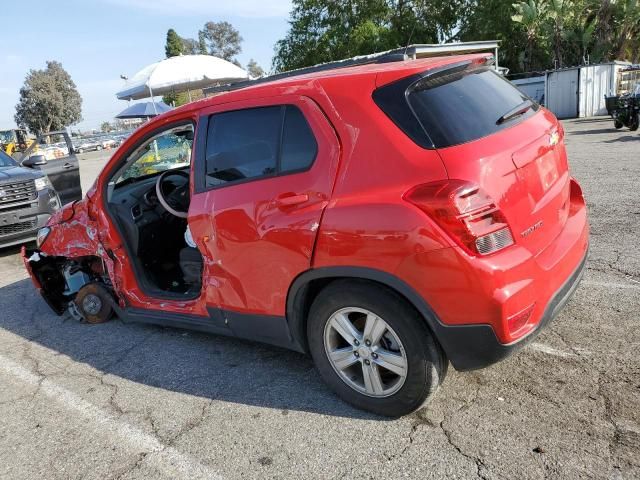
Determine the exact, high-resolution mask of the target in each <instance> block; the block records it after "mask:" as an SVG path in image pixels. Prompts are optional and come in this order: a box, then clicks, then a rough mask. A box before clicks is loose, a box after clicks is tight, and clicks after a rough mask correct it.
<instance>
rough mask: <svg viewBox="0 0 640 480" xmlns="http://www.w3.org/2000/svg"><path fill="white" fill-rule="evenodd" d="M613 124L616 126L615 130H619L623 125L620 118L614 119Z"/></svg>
mask: <svg viewBox="0 0 640 480" xmlns="http://www.w3.org/2000/svg"><path fill="white" fill-rule="evenodd" d="M613 126H614V127H615V128H616V130H620V129H621V128H622V127H623V125H622V122H621V121H620V120H614V121H613Z"/></svg>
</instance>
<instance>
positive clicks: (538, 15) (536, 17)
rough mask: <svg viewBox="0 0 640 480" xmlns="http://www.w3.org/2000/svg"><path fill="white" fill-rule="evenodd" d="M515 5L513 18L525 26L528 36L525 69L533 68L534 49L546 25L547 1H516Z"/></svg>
mask: <svg viewBox="0 0 640 480" xmlns="http://www.w3.org/2000/svg"><path fill="white" fill-rule="evenodd" d="M513 6H514V8H515V10H516V14H515V15H513V16H512V17H511V19H512V20H513V21H514V22H517V23H520V24H521V25H522V26H523V28H524V30H525V33H526V36H527V51H526V54H525V62H524V67H525V70H531V69H532V66H533V49H534V47H535V44H536V42H537V41H538V39H539V37H540V32H541V30H542V28H543V25H544V19H545V10H546V3H545V2H543V1H542V0H538V1H536V0H529V1H528V2H520V3H515V4H514V5H513Z"/></svg>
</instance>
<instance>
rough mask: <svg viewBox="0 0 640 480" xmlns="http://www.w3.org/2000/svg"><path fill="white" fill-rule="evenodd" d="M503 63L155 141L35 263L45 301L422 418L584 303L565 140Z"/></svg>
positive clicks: (131, 146) (385, 78) (357, 86)
mask: <svg viewBox="0 0 640 480" xmlns="http://www.w3.org/2000/svg"><path fill="white" fill-rule="evenodd" d="M491 61H492V58H491V57H490V56H487V55H467V56H457V57H442V58H431V59H426V60H413V61H391V62H378V63H370V64H364V65H356V66H349V67H343V68H335V69H329V70H327V69H324V70H319V71H311V72H304V71H303V72H298V74H295V75H288V76H284V77H283V78H276V79H271V80H269V81H258V82H257V83H255V84H251V85H248V86H246V87H245V88H237V89H236V90H233V91H230V92H227V93H224V94H221V95H217V96H215V97H212V98H206V99H204V100H201V101H199V102H196V103H191V104H188V105H186V106H184V107H181V108H178V109H176V110H173V111H171V112H168V113H166V114H163V115H161V116H159V117H157V118H156V119H154V120H153V121H151V122H149V123H147V124H145V125H144V126H143V127H141V128H140V129H139V130H138V131H137V132H136V133H135V134H134V135H132V136H131V138H129V139H128V140H127V141H126V142H125V143H124V144H123V145H122V146H121V147H120V148H119V149H118V150H117V152H116V153H115V154H114V155H113V157H112V158H111V160H110V161H109V163H108V164H107V165H106V167H105V168H104V170H103V171H102V173H101V174H100V176H99V177H98V179H97V181H96V182H95V185H94V186H93V187H92V188H91V189H90V190H89V192H88V193H87V195H86V197H85V198H84V200H82V201H79V202H75V203H72V204H69V205H66V207H64V208H63V209H62V210H60V211H59V212H58V213H57V214H56V215H54V216H53V217H52V219H51V220H50V222H49V223H48V226H47V227H45V228H43V229H42V230H40V232H39V235H38V248H37V249H36V250H29V251H24V252H23V256H24V258H25V264H26V267H27V269H28V270H29V272H30V273H31V276H32V278H33V281H34V283H35V285H36V287H37V288H38V290H40V292H41V293H42V295H43V296H44V298H45V299H46V300H47V302H48V303H49V305H50V306H51V307H52V308H53V309H54V310H55V311H56V312H58V313H59V314H61V313H63V312H64V311H66V310H68V311H70V312H71V313H72V314H73V315H74V316H75V317H77V318H78V319H81V320H85V321H88V322H101V321H105V320H107V319H108V318H109V316H110V315H111V314H112V313H115V314H117V315H118V316H119V317H120V318H122V319H123V320H124V321H137V322H147V323H154V324H162V325H170V326H177V327H182V328H189V329H195V330H201V331H205V332H212V333H216V334H223V335H231V336H236V337H241V338H246V339H252V340H257V341H261V342H266V343H270V344H273V345H278V346H281V347H286V348H290V349H293V350H297V351H299V352H308V353H310V354H311V356H312V357H313V360H314V362H315V364H316V366H317V368H318V371H319V372H320V375H321V376H322V377H323V378H324V380H325V381H326V382H327V383H328V384H329V385H330V386H331V388H333V389H334V390H335V391H336V392H337V393H338V395H340V396H341V397H342V398H344V399H345V400H346V401H348V402H351V403H352V404H354V405H356V406H358V407H360V408H363V409H366V410H369V411H372V412H376V413H379V414H383V415H390V416H398V415H403V414H406V413H409V412H411V411H413V410H416V409H418V408H419V407H420V406H421V405H423V404H424V403H425V401H427V400H428V399H429V398H430V397H431V396H432V395H433V394H434V393H435V391H436V390H437V388H438V385H439V384H440V383H441V382H442V381H443V379H444V376H445V374H446V371H447V366H448V364H449V362H451V364H452V365H453V367H454V368H456V369H457V370H470V369H477V368H482V367H486V366H488V365H491V364H492V363H494V362H496V361H498V360H501V359H503V358H504V357H506V356H507V355H508V354H509V353H511V352H513V351H514V350H515V349H517V348H518V347H520V346H522V345H523V344H524V343H525V342H526V340H528V339H530V338H532V337H533V336H534V334H535V333H537V332H538V331H539V330H540V329H541V328H542V327H543V326H544V325H546V324H547V323H548V322H549V321H550V320H551V319H552V318H553V317H554V316H555V315H556V314H557V313H558V311H559V310H560V308H561V307H562V305H563V304H564V303H565V302H566V301H567V299H568V298H569V296H570V295H571V293H572V292H573V290H574V289H575V288H576V286H577V285H578V282H579V279H580V277H581V273H582V270H583V267H584V263H585V258H586V254H587V247H588V225H587V215H586V208H585V201H584V199H583V196H582V191H581V189H580V186H579V185H578V183H577V182H576V181H575V180H574V179H573V178H572V177H571V176H570V174H569V171H568V165H567V156H566V151H565V147H564V143H563V135H564V132H563V129H562V126H561V124H560V123H559V122H558V121H557V120H556V119H555V117H554V116H553V115H552V114H551V113H550V112H549V111H547V110H545V109H544V108H542V107H540V106H539V105H537V104H535V103H534V102H533V101H532V100H531V99H529V98H528V97H526V96H525V95H524V94H522V93H521V92H520V91H519V90H517V89H516V88H515V87H514V86H513V85H512V84H510V83H509V82H508V81H506V80H504V79H503V78H502V77H500V76H499V75H498V74H496V73H495V72H494V71H493V69H492V68H491V66H490V64H491Z"/></svg>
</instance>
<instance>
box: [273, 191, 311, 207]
mask: <svg viewBox="0 0 640 480" xmlns="http://www.w3.org/2000/svg"><path fill="white" fill-rule="evenodd" d="M308 201H309V195H307V194H306V193H303V194H300V195H286V196H285V195H281V196H279V197H278V198H277V199H276V205H277V206H278V207H291V206H293V205H300V204H301V203H305V202H308Z"/></svg>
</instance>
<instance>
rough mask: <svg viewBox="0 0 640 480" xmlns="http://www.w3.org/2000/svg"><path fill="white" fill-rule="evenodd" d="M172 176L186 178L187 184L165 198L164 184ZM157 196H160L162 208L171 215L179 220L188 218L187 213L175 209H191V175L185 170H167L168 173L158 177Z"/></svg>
mask: <svg viewBox="0 0 640 480" xmlns="http://www.w3.org/2000/svg"><path fill="white" fill-rule="evenodd" d="M172 175H176V176H179V177H184V178H186V179H187V183H185V184H184V185H182V186H179V187H176V188H175V189H174V190H173V191H172V192H171V193H169V194H168V195H167V196H166V197H165V194H164V191H163V185H162V184H163V183H164V181H165V180H166V179H167V178H168V177H170V176H172ZM156 195H157V196H158V201H159V202H160V205H162V207H163V208H164V209H165V210H166V211H167V212H169V213H170V214H171V215H174V216H176V217H178V218H187V212H186V211H181V210H176V208H175V207H178V208H179V207H185V208H186V209H188V208H189V174H188V173H187V172H185V171H183V170H167V171H166V172H162V174H160V176H159V177H158V180H156Z"/></svg>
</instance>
